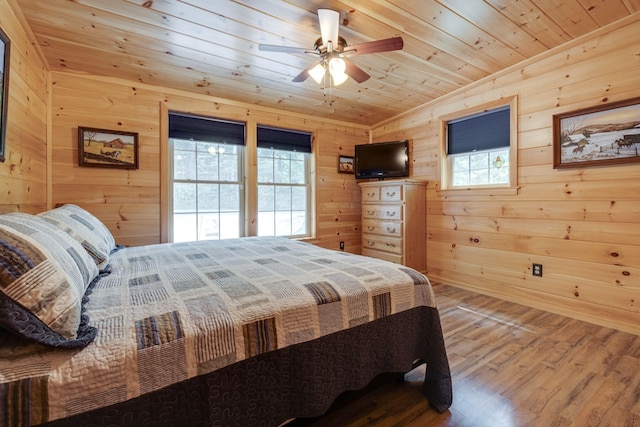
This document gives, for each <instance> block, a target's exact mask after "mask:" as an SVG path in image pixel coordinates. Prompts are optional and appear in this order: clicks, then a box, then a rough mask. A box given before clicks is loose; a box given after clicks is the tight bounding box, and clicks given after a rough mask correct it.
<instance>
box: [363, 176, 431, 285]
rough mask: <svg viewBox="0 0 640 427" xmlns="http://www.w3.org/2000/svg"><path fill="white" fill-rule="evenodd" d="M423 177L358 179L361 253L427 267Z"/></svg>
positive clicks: (408, 264)
mask: <svg viewBox="0 0 640 427" xmlns="http://www.w3.org/2000/svg"><path fill="white" fill-rule="evenodd" d="M426 186H427V183H426V182H425V181H417V180H411V179H398V180H389V181H371V182H362V183H360V187H361V190H362V254H363V255H367V256H370V257H374V258H380V259H384V260H387V261H392V262H395V263H398V264H403V265H406V266H407V267H411V268H414V269H416V270H418V271H421V272H425V271H426V269H427V260H426V258H427V242H426V237H427V236H426V221H427V219H426V216H425V209H426Z"/></svg>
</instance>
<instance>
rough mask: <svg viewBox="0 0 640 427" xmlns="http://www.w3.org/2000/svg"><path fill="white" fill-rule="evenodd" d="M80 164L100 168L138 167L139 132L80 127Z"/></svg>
mask: <svg viewBox="0 0 640 427" xmlns="http://www.w3.org/2000/svg"><path fill="white" fill-rule="evenodd" d="M78 164H79V166H90V167H100V168H117V169H138V134H137V133H134V132H122V131H117V130H107V129H96V128H87V127H78Z"/></svg>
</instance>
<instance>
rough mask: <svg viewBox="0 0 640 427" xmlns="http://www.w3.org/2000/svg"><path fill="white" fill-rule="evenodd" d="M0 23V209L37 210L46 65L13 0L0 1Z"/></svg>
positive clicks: (43, 166)
mask: <svg viewBox="0 0 640 427" xmlns="http://www.w3.org/2000/svg"><path fill="white" fill-rule="evenodd" d="M0 27H1V28H2V29H3V31H4V32H5V33H6V34H7V36H8V37H9V39H10V41H11V57H10V60H9V64H10V69H9V99H8V104H7V105H8V114H7V123H6V125H7V133H6V148H5V161H4V163H0V213H4V212H12V211H23V212H30V213H33V212H40V211H42V210H44V209H46V205H47V115H48V104H47V102H48V92H47V76H48V74H47V67H46V65H45V62H44V59H43V57H42V56H41V52H40V51H39V49H38V48H36V47H34V46H37V45H36V44H35V38H34V37H33V34H31V32H30V30H29V29H28V26H26V25H24V19H23V16H22V12H21V11H20V9H19V7H18V6H17V5H15V4H14V2H13V0H0Z"/></svg>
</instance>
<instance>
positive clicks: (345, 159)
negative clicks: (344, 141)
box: [338, 155, 354, 174]
mask: <svg viewBox="0 0 640 427" xmlns="http://www.w3.org/2000/svg"><path fill="white" fill-rule="evenodd" d="M353 160H354V157H353V156H343V155H340V156H338V173H351V174H353V173H354V170H353Z"/></svg>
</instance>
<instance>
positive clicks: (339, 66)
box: [258, 9, 404, 86]
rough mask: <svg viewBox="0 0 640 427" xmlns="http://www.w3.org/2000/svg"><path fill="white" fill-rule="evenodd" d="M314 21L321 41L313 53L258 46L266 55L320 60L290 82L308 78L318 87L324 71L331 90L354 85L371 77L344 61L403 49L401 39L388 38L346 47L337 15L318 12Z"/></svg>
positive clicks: (309, 50)
mask: <svg viewBox="0 0 640 427" xmlns="http://www.w3.org/2000/svg"><path fill="white" fill-rule="evenodd" d="M318 19H319V21H320V33H321V37H319V38H318V39H317V40H316V42H315V43H314V46H313V49H307V48H303V47H290V46H278V45H271V44H260V45H258V49H259V50H261V51H266V52H284V53H298V54H311V55H316V56H318V57H320V60H319V61H318V62H316V63H314V64H312V65H311V66H309V67H307V68H306V69H305V70H304V71H302V72H301V73H300V74H298V75H297V76H296V77H295V78H294V79H293V81H294V82H303V81H305V80H306V79H307V78H308V77H309V76H311V77H312V78H313V79H314V80H315V81H316V82H317V83H321V82H322V80H323V78H324V77H325V76H326V71H327V70H328V71H329V74H330V75H331V78H332V80H333V85H334V86H338V85H340V84H342V83H344V82H345V81H346V80H347V79H348V78H349V77H351V78H352V79H354V80H355V81H356V82H358V83H362V82H364V81H366V80H368V79H369V78H370V77H371V76H369V74H367V73H366V72H365V71H364V70H363V69H362V68H360V67H358V66H357V65H355V64H354V63H353V62H351V61H349V60H348V59H347V57H350V56H354V55H363V54H365V53H378V52H388V51H392V50H400V49H402V47H403V45H404V42H403V41H402V37H392V38H389V39H383V40H376V41H372V42H365V43H360V44H356V45H353V46H348V45H347V41H346V40H345V39H344V38H342V37H340V36H339V35H338V27H339V25H340V13H339V12H336V11H335V10H330V9H318Z"/></svg>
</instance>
